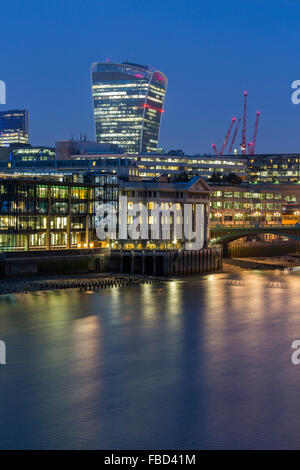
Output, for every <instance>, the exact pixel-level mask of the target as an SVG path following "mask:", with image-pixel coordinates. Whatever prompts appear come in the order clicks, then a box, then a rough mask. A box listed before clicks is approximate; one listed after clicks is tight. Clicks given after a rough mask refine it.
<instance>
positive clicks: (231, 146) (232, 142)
mask: <svg viewBox="0 0 300 470" xmlns="http://www.w3.org/2000/svg"><path fill="white" fill-rule="evenodd" d="M240 123H241V118H239V120H238V122H237V125H236V128H235V129H234V133H233V136H232V141H231V144H230V147H229V150H228V153H229V155H230V154H231V152H232V148H233V146H234V142H235V139H236V136H237V133H238V130H239V127H240Z"/></svg>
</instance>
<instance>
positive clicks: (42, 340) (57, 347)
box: [0, 271, 300, 449]
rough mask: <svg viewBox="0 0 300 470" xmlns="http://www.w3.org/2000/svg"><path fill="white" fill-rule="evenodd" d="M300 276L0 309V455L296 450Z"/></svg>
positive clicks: (62, 296) (54, 296)
mask: <svg viewBox="0 0 300 470" xmlns="http://www.w3.org/2000/svg"><path fill="white" fill-rule="evenodd" d="M299 276H300V273H297V272H287V273H284V272H282V271H279V272H274V273H273V272H246V271H245V272H240V273H230V274H228V273H220V274H213V275H205V276H202V277H200V278H197V279H195V278H188V279H180V280H174V281H171V282H168V283H167V284H166V286H165V287H164V288H158V287H155V286H153V285H147V284H145V285H142V286H139V287H136V288H129V289H112V290H105V291H100V292H95V293H94V294H93V295H89V294H88V293H85V292H77V291H72V292H71V291H69V292H68V291H58V292H41V293H32V294H28V295H24V294H19V295H15V296H12V295H10V296H3V297H0V338H1V339H3V340H5V341H6V344H7V354H8V358H7V359H8V364H7V365H6V366H5V367H1V368H0V400H1V404H2V406H1V408H0V423H1V426H0V448H109V449H117V448H145V447H148V448H179V449H180V448H214V447H216V448H227V447H229V448H231V447H232V448H244V447H247V448H261V447H262V448H263V447H273V448H276V447H279V448H293V447H296V448H297V447H298V446H299V444H298V439H297V434H298V433H297V431H298V429H299V428H300V416H299V413H298V393H297V390H298V389H299V385H300V369H298V368H297V367H295V366H292V365H291V362H290V354H291V350H290V346H291V343H292V341H293V340H294V339H298V338H300V318H299V305H300V292H299V289H298V285H299V279H300V277H299Z"/></svg>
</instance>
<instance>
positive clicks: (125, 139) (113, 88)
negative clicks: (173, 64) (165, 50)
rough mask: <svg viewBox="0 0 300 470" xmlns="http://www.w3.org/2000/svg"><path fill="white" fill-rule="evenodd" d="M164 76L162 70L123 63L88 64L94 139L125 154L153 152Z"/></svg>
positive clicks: (165, 84)
mask: <svg viewBox="0 0 300 470" xmlns="http://www.w3.org/2000/svg"><path fill="white" fill-rule="evenodd" d="M167 82H168V81H167V78H166V76H165V75H164V74H163V73H162V72H158V71H153V70H150V69H149V68H148V67H146V66H143V65H138V64H131V63H128V62H124V63H122V64H112V63H110V62H104V63H95V64H93V65H92V94H93V104H94V119H95V132H96V140H97V142H99V143H111V144H117V145H118V146H119V147H121V148H122V149H124V151H125V152H127V153H145V152H155V151H156V150H157V145H158V137H159V129H160V122H161V116H162V113H163V104H164V99H165V94H166V89H167Z"/></svg>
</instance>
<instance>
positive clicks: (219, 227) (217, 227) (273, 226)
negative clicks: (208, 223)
mask: <svg viewBox="0 0 300 470" xmlns="http://www.w3.org/2000/svg"><path fill="white" fill-rule="evenodd" d="M233 228H234V229H237V230H243V229H247V228H257V229H259V228H266V229H277V228H278V229H286V228H288V229H290V228H293V229H297V230H300V224H293V225H276V224H267V225H261V224H248V225H214V226H212V227H210V230H222V231H223V230H226V229H233Z"/></svg>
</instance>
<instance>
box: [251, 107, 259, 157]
mask: <svg viewBox="0 0 300 470" xmlns="http://www.w3.org/2000/svg"><path fill="white" fill-rule="evenodd" d="M259 116H260V111H257V113H256V121H255V126H254V134H253V139H252V142H251V143H250V144H251V150H250V152H249V153H250V155H254V153H255V146H256V137H257V129H258V121H259Z"/></svg>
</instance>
